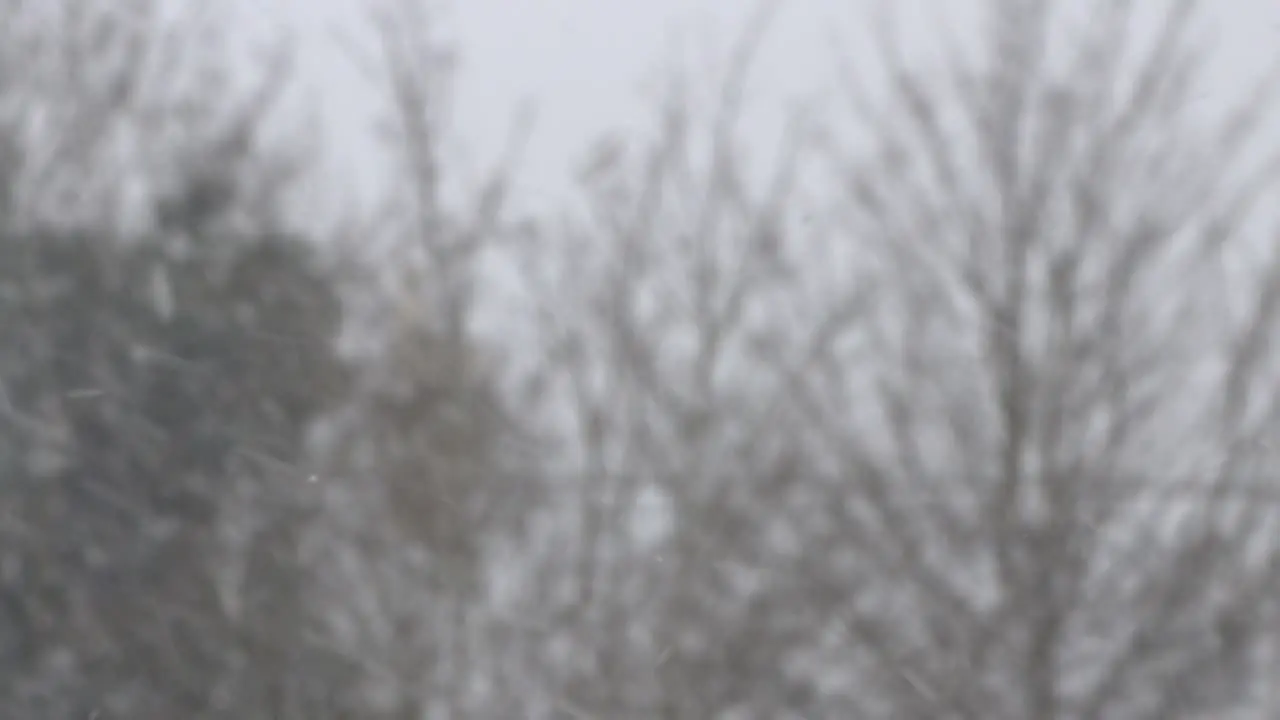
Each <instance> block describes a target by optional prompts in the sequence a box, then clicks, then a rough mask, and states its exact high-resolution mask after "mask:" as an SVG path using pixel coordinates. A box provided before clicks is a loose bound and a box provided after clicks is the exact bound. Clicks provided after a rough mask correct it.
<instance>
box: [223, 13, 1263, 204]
mask: <svg viewBox="0 0 1280 720" xmlns="http://www.w3.org/2000/svg"><path fill="white" fill-rule="evenodd" d="M242 1H243V2H246V3H247V5H246V7H247V8H248V9H247V10H246V12H247V13H249V14H250V15H255V14H256V15H258V16H259V18H260V19H261V18H265V17H266V15H267V14H268V11H267V10H265V9H263V8H264V5H266V4H265V3H259V2H256V1H255V0H242ZM368 1H369V0H281V2H282V3H283V5H281V7H288V8H290V9H289V10H284V11H280V12H279V15H280V17H282V18H284V19H285V20H286V21H287V22H289V23H291V24H293V25H294V26H295V27H297V28H299V29H300V30H301V32H302V35H303V37H305V38H306V39H307V41H308V42H307V44H306V46H307V48H308V51H307V52H308V55H307V57H308V62H307V64H306V67H307V69H308V72H309V73H311V74H312V76H313V79H314V80H315V82H316V83H317V87H318V88H319V92H320V95H321V97H323V99H324V101H325V103H324V113H323V119H324V122H325V124H326V126H327V127H328V131H329V133H330V136H329V138H330V145H331V147H333V148H334V149H335V157H336V160H337V161H338V162H339V163H340V164H341V167H342V168H343V171H344V172H345V173H348V175H347V176H348V177H350V178H351V179H352V181H351V182H352V185H353V186H356V187H368V185H369V178H370V176H371V173H373V172H375V170H376V169H375V168H373V167H370V164H369V162H367V157H368V156H369V153H368V146H367V145H366V143H367V132H366V127H367V123H368V119H369V117H368V113H369V110H370V107H371V103H372V102H373V99H372V98H371V96H370V95H369V94H368V91H367V89H365V88H363V87H362V83H361V81H360V80H359V79H358V78H357V77H356V76H355V75H354V74H353V73H352V71H351V70H350V69H349V68H347V67H346V66H345V60H344V59H343V57H342V54H341V51H340V50H339V49H338V48H337V47H336V46H335V45H334V44H333V43H332V42H331V41H328V40H327V39H326V37H327V34H328V33H331V32H332V30H333V28H334V27H342V28H345V29H348V30H351V29H357V30H358V29H359V27H360V22H361V8H362V5H364V4H365V3H367V2H368ZM427 1H428V2H434V3H435V4H437V5H442V6H443V8H444V9H443V13H442V18H441V19H442V22H443V33H442V34H443V35H444V37H446V38H447V39H449V40H450V41H452V43H453V44H454V46H455V48H456V49H457V51H458V53H459V59H460V63H461V64H460V67H459V72H458V75H457V84H456V95H455V112H454V115H453V130H454V133H455V136H454V137H455V139H456V140H457V141H458V142H456V143H452V146H453V148H454V149H455V150H457V149H465V151H466V153H467V154H468V156H469V162H471V163H472V164H478V165H480V166H483V165H484V164H485V163H486V162H487V161H488V160H489V159H491V158H493V157H494V156H495V155H496V154H497V153H498V151H499V150H500V148H501V146H502V144H503V142H504V140H505V139H506V137H507V132H508V130H509V128H510V124H511V122H512V119H513V116H514V114H515V112H516V110H517V109H518V108H519V106H520V104H521V103H522V102H523V101H526V100H528V101H532V102H533V103H535V105H536V108H537V118H538V122H537V125H536V127H535V134H534V135H533V137H532V141H531V147H530V152H529V154H528V155H527V162H526V166H525V167H526V169H525V172H524V178H525V181H524V183H523V189H524V191H525V192H526V193H527V194H528V195H529V196H530V199H535V200H536V198H537V196H545V197H546V198H547V199H548V200H549V199H551V198H553V197H555V196H556V195H557V194H558V193H559V192H560V191H561V190H563V188H564V187H565V185H564V183H565V178H566V177H568V175H569V173H570V172H571V171H572V168H573V167H574V164H575V162H576V161H577V160H578V159H580V157H581V154H582V151H583V149H584V148H585V147H586V145H587V143H588V142H589V141H590V140H591V139H592V138H593V137H595V136H597V135H598V134H599V133H601V132H603V131H605V130H608V129H610V128H614V127H618V126H626V125H629V124H634V123H635V122H637V121H638V120H642V119H643V104H642V103H643V95H642V88H643V82H644V81H645V80H646V79H647V78H650V77H653V76H654V75H655V73H657V72H659V71H660V70H661V68H662V67H663V61H664V57H665V56H666V55H667V53H668V51H669V50H670V48H671V47H672V46H673V44H675V43H676V42H678V38H680V37H682V36H683V37H684V38H685V39H686V40H687V41H689V40H692V41H696V42H697V43H699V44H700V45H706V44H707V43H708V42H710V43H713V44H712V46H711V49H712V50H714V49H715V48H720V49H723V48H724V47H725V46H726V45H727V44H728V43H730V42H732V40H733V39H734V37H735V33H736V32H737V31H738V30H739V29H740V28H741V27H742V26H743V24H744V23H745V22H746V20H747V17H748V14H749V12H750V11H751V9H752V8H753V7H754V6H755V3H754V2H752V1H750V0H452V2H448V1H447V0H446V2H444V3H441V2H440V0H427ZM978 1H979V0H932V2H930V1H929V0H902V2H901V4H900V6H901V8H902V16H903V22H904V26H905V27H906V29H907V31H908V32H909V33H910V38H911V49H912V50H913V51H915V52H927V51H928V49H929V42H930V38H931V33H932V32H934V31H935V30H936V29H937V26H938V25H939V24H940V23H944V22H945V23H963V21H964V19H965V18H966V16H967V17H972V16H973V10H972V9H971V8H973V7H975V6H976V3H977V2H978ZM1137 2H1138V4H1139V7H1142V6H1143V5H1144V4H1145V5H1148V6H1150V7H1153V8H1154V7H1159V6H1162V5H1163V1H1162V0H1137ZM868 5H869V4H868V3H867V2H866V1H865V0H783V6H782V9H781V12H780V14H779V16H778V17H777V21H776V22H775V24H774V26H773V27H772V29H771V31H770V34H769V37H768V41H767V44H766V46H765V47H764V49H763V52H762V54H761V56H760V58H759V61H758V65H757V69H756V73H755V75H754V77H755V84H754V86H753V90H754V93H755V95H754V102H755V106H756V108H757V111H756V112H755V114H754V115H753V122H752V124H751V125H750V126H749V127H752V128H754V131H755V132H758V133H759V134H760V138H761V143H762V144H768V143H769V142H770V141H771V136H772V135H773V134H774V133H776V132H777V130H778V129H779V128H780V121H781V116H782V110H783V107H784V106H785V103H786V101H787V100H788V99H789V98H795V97H800V96H803V95H806V94H813V93H815V92H818V91H820V90H821V88H823V87H824V86H826V83H827V81H828V77H829V74H828V73H829V69H830V67H831V63H830V61H829V58H830V55H829V52H830V43H829V38H830V37H831V36H832V32H833V31H837V30H838V28H840V27H841V26H843V27H846V28H849V27H854V26H856V25H857V23H858V21H859V18H860V17H865V16H864V15H860V13H862V12H864V10H863V9H864V8H866V7H867V6H868ZM1209 5H1210V12H1211V13H1212V14H1213V15H1214V16H1215V20H1216V22H1217V23H1218V26H1219V28H1220V31H1219V37H1220V39H1221V41H1222V43H1221V44H1222V48H1221V52H1220V53H1219V57H1220V60H1221V65H1220V67H1218V68H1215V72H1214V77H1215V78H1216V79H1217V78H1220V82H1219V84H1218V85H1215V87H1214V93H1213V94H1212V95H1213V96H1211V97H1206V98H1205V102H1207V103H1212V102H1214V101H1215V99H1216V98H1215V97H1214V96H1216V95H1217V94H1218V93H1219V92H1221V97H1222V98H1228V97H1231V95H1232V94H1233V93H1235V92H1238V91H1239V90H1240V89H1241V87H1242V86H1243V82H1242V81H1241V79H1242V78H1247V77H1249V76H1250V74H1252V73H1255V72H1256V71H1258V69H1259V68H1261V67H1262V66H1263V65H1264V63H1266V62H1267V61H1268V60H1269V59H1271V58H1273V57H1275V54H1276V52H1277V50H1280V0H1217V1H1216V2H1210V3H1209ZM939 8H945V10H946V14H945V17H944V16H943V15H942V14H941V13H940V12H939V11H938V9H939ZM849 50H850V51H851V52H854V53H855V55H856V52H857V50H856V46H855V47H851V48H849Z"/></svg>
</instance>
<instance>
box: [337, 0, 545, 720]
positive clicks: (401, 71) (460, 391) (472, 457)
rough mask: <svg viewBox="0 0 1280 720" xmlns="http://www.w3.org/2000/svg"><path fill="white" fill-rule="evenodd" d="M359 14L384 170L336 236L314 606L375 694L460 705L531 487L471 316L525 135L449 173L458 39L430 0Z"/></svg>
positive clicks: (408, 0)
mask: <svg viewBox="0 0 1280 720" xmlns="http://www.w3.org/2000/svg"><path fill="white" fill-rule="evenodd" d="M369 19H370V23H369V25H368V27H367V28H366V29H369V30H371V31H372V32H371V33H369V34H368V35H367V36H366V37H363V38H361V39H363V40H367V41H370V42H366V43H360V42H358V41H357V42H356V43H355V44H352V45H351V46H350V48H349V49H350V50H351V51H352V55H351V58H352V60H353V61H354V62H356V63H357V64H358V66H359V69H360V70H362V71H363V72H364V74H365V77H366V79H367V80H368V81H369V82H370V83H371V84H373V86H374V87H375V89H376V90H377V91H378V96H379V98H380V100H382V101H383V106H382V107H380V108H379V109H380V110H381V111H382V112H381V113H380V116H379V117H378V119H377V138H378V140H380V141H381V146H380V147H379V148H378V149H379V150H381V151H383V153H382V159H383V160H385V161H386V168H387V170H388V172H387V175H386V177H385V182H386V185H385V190H386V192H385V194H384V195H383V196H382V197H381V198H380V200H381V202H380V203H379V204H377V205H376V206H375V207H374V208H373V212H372V213H370V215H369V216H368V217H363V218H356V219H354V220H353V222H352V229H351V235H350V237H351V239H352V240H354V242H351V243H345V248H346V249H347V250H349V251H351V252H350V258H349V261H350V265H349V268H348V269H349V270H352V271H353V272H352V279H353V280H354V282H353V284H352V286H351V288H352V293H351V296H350V299H351V303H350V310H351V318H352V322H351V323H350V325H351V330H352V332H351V333H350V335H351V337H350V343H349V347H350V348H351V349H352V353H353V357H354V358H355V361H356V364H357V366H358V367H359V378H360V379H359V381H358V384H357V387H356V390H355V392H354V394H353V397H352V400H351V402H350V404H349V406H348V407H347V408H346V409H345V410H344V412H343V413H341V415H340V416H339V417H336V418H335V419H334V422H333V423H332V424H331V426H330V427H329V428H328V432H327V433H326V436H325V437H324V439H323V441H322V443H321V444H322V445H323V450H322V452H323V455H324V457H325V458H326V460H325V466H326V468H327V471H328V472H329V473H330V474H331V475H333V477H334V478H335V480H336V482H334V483H333V486H332V489H331V494H332V498H331V499H332V502H331V512H330V513H329V517H328V521H327V523H326V524H324V525H322V526H320V527H318V528H317V532H316V534H315V535H316V541H315V544H316V547H317V552H318V555H317V562H319V563H320V566H321V567H329V568H331V570H332V571H331V572H329V573H328V574H327V577H326V582H325V583H324V585H325V593H324V598H325V599H324V602H323V606H324V608H325V613H326V615H327V617H328V620H329V623H330V625H331V626H332V628H333V633H334V637H335V638H336V641H337V643H338V644H339V645H340V646H341V647H343V648H344V650H345V651H346V652H347V653H348V654H349V655H350V656H351V657H353V658H355V659H356V660H357V662H358V663H359V664H360V665H361V667H362V670H363V674H364V676H365V679H366V680H367V684H368V688H367V689H368V693H367V701H368V707H369V708H370V711H371V712H377V713H381V714H380V715H378V716H379V717H383V716H385V717H395V718H401V717H403V718H417V717H422V716H424V713H425V714H430V715H431V716H433V717H434V716H437V715H443V714H445V713H448V714H450V715H449V716H454V715H452V714H453V713H462V714H463V715H462V716H467V715H466V714H467V713H469V712H472V711H474V707H476V706H475V705H474V703H475V702H477V701H478V700H477V688H482V687H484V686H485V685H493V684H494V683H497V682H498V681H499V680H498V678H497V674H498V673H499V667H498V666H499V664H500V662H499V661H500V660H501V658H502V654H503V651H502V649H500V648H497V647H493V646H492V645H491V644H490V643H491V641H492V633H491V628H492V623H491V622H490V620H491V619H492V618H491V615H490V614H489V612H488V609H487V599H488V597H489V595H490V593H489V585H490V568H491V567H492V565H493V563H492V561H491V557H492V555H493V547H494V546H495V545H496V544H498V543H499V542H500V541H501V540H502V539H504V538H510V537H513V536H518V535H519V528H520V518H521V517H522V515H523V513H524V508H525V507H526V506H527V505H528V504H529V503H530V501H531V498H532V495H531V494H530V492H529V490H531V489H532V486H531V484H530V483H526V482H521V481H520V480H519V478H518V474H519V471H520V470H521V469H520V468H518V467H517V466H516V465H515V464H513V462H512V458H513V457H514V456H513V452H512V451H513V445H512V443H511V441H512V440H513V439H517V438H518V437H519V435H520V433H518V432H516V430H517V423H516V422H515V420H514V418H512V417H510V416H509V415H508V414H507V413H506V412H505V411H504V409H503V408H504V405H505V403H504V401H503V399H502V398H501V397H500V393H499V390H500V388H499V385H498V382H499V379H500V378H499V370H500V364H499V360H500V359H501V358H499V357H497V356H495V355H494V354H492V353H491V352H489V351H488V348H487V347H486V346H485V343H484V341H483V337H482V334H481V333H479V332H478V330H477V323H476V320H477V315H478V314H479V313H480V311H481V310H482V309H483V308H481V306H480V303H481V301H482V300H483V299H484V297H483V294H482V293H480V291H479V287H480V285H481V284H482V283H483V282H484V280H485V273H486V268H487V265H488V264H489V262H488V261H489V260H490V259H491V255H492V251H493V250H494V249H495V248H496V247H497V246H498V245H499V244H500V243H499V241H500V240H501V239H502V236H503V233H504V231H505V226H506V225H507V223H508V220H507V217H506V215H507V208H506V195H507V190H508V185H509V183H510V181H511V178H512V176H513V175H514V173H515V171H516V169H517V168H516V161H517V160H518V159H519V158H518V151H519V149H520V145H519V141H520V140H521V139H522V138H521V136H520V135H519V134H517V135H516V136H515V137H514V142H513V145H512V147H511V149H510V152H509V153H508V154H507V155H505V156H504V157H502V158H500V159H499V162H498V164H497V166H496V167H495V168H494V169H493V171H492V172H491V173H490V174H489V175H488V176H487V177H486V178H484V179H483V180H482V181H481V183H480V185H479V186H478V187H461V186H459V185H458V184H457V183H456V180H457V179H458V178H457V174H456V169H455V168H453V167H452V166H451V165H450V163H449V159H450V158H449V157H448V156H447V154H446V150H447V149H448V148H449V147H450V140H451V136H450V133H449V128H448V126H447V121H448V116H449V113H448V111H449V107H448V102H449V97H450V92H449V87H448V84H447V83H448V80H449V79H450V76H451V56H450V53H449V52H448V46H447V44H446V43H445V42H444V41H443V40H442V39H440V38H438V37H437V35H436V33H435V22H434V21H435V18H434V16H433V14H432V11H431V9H430V8H428V7H427V4H426V3H424V2H421V1H420V0H390V1H389V2H383V3H378V4H376V5H375V6H373V9H372V10H371V13H370V18H369ZM347 39H349V40H356V38H351V37H349V38H347ZM524 129H525V128H524V127H523V126H519V127H517V130H524ZM455 191H457V192H455ZM459 198H460V199H459ZM528 474H529V475H533V473H528ZM489 694H490V695H492V691H490V693H489ZM483 707H485V708H492V707H493V702H492V701H491V700H490V701H488V704H486V705H484V706H483ZM516 714H517V715H518V714H519V713H516Z"/></svg>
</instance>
